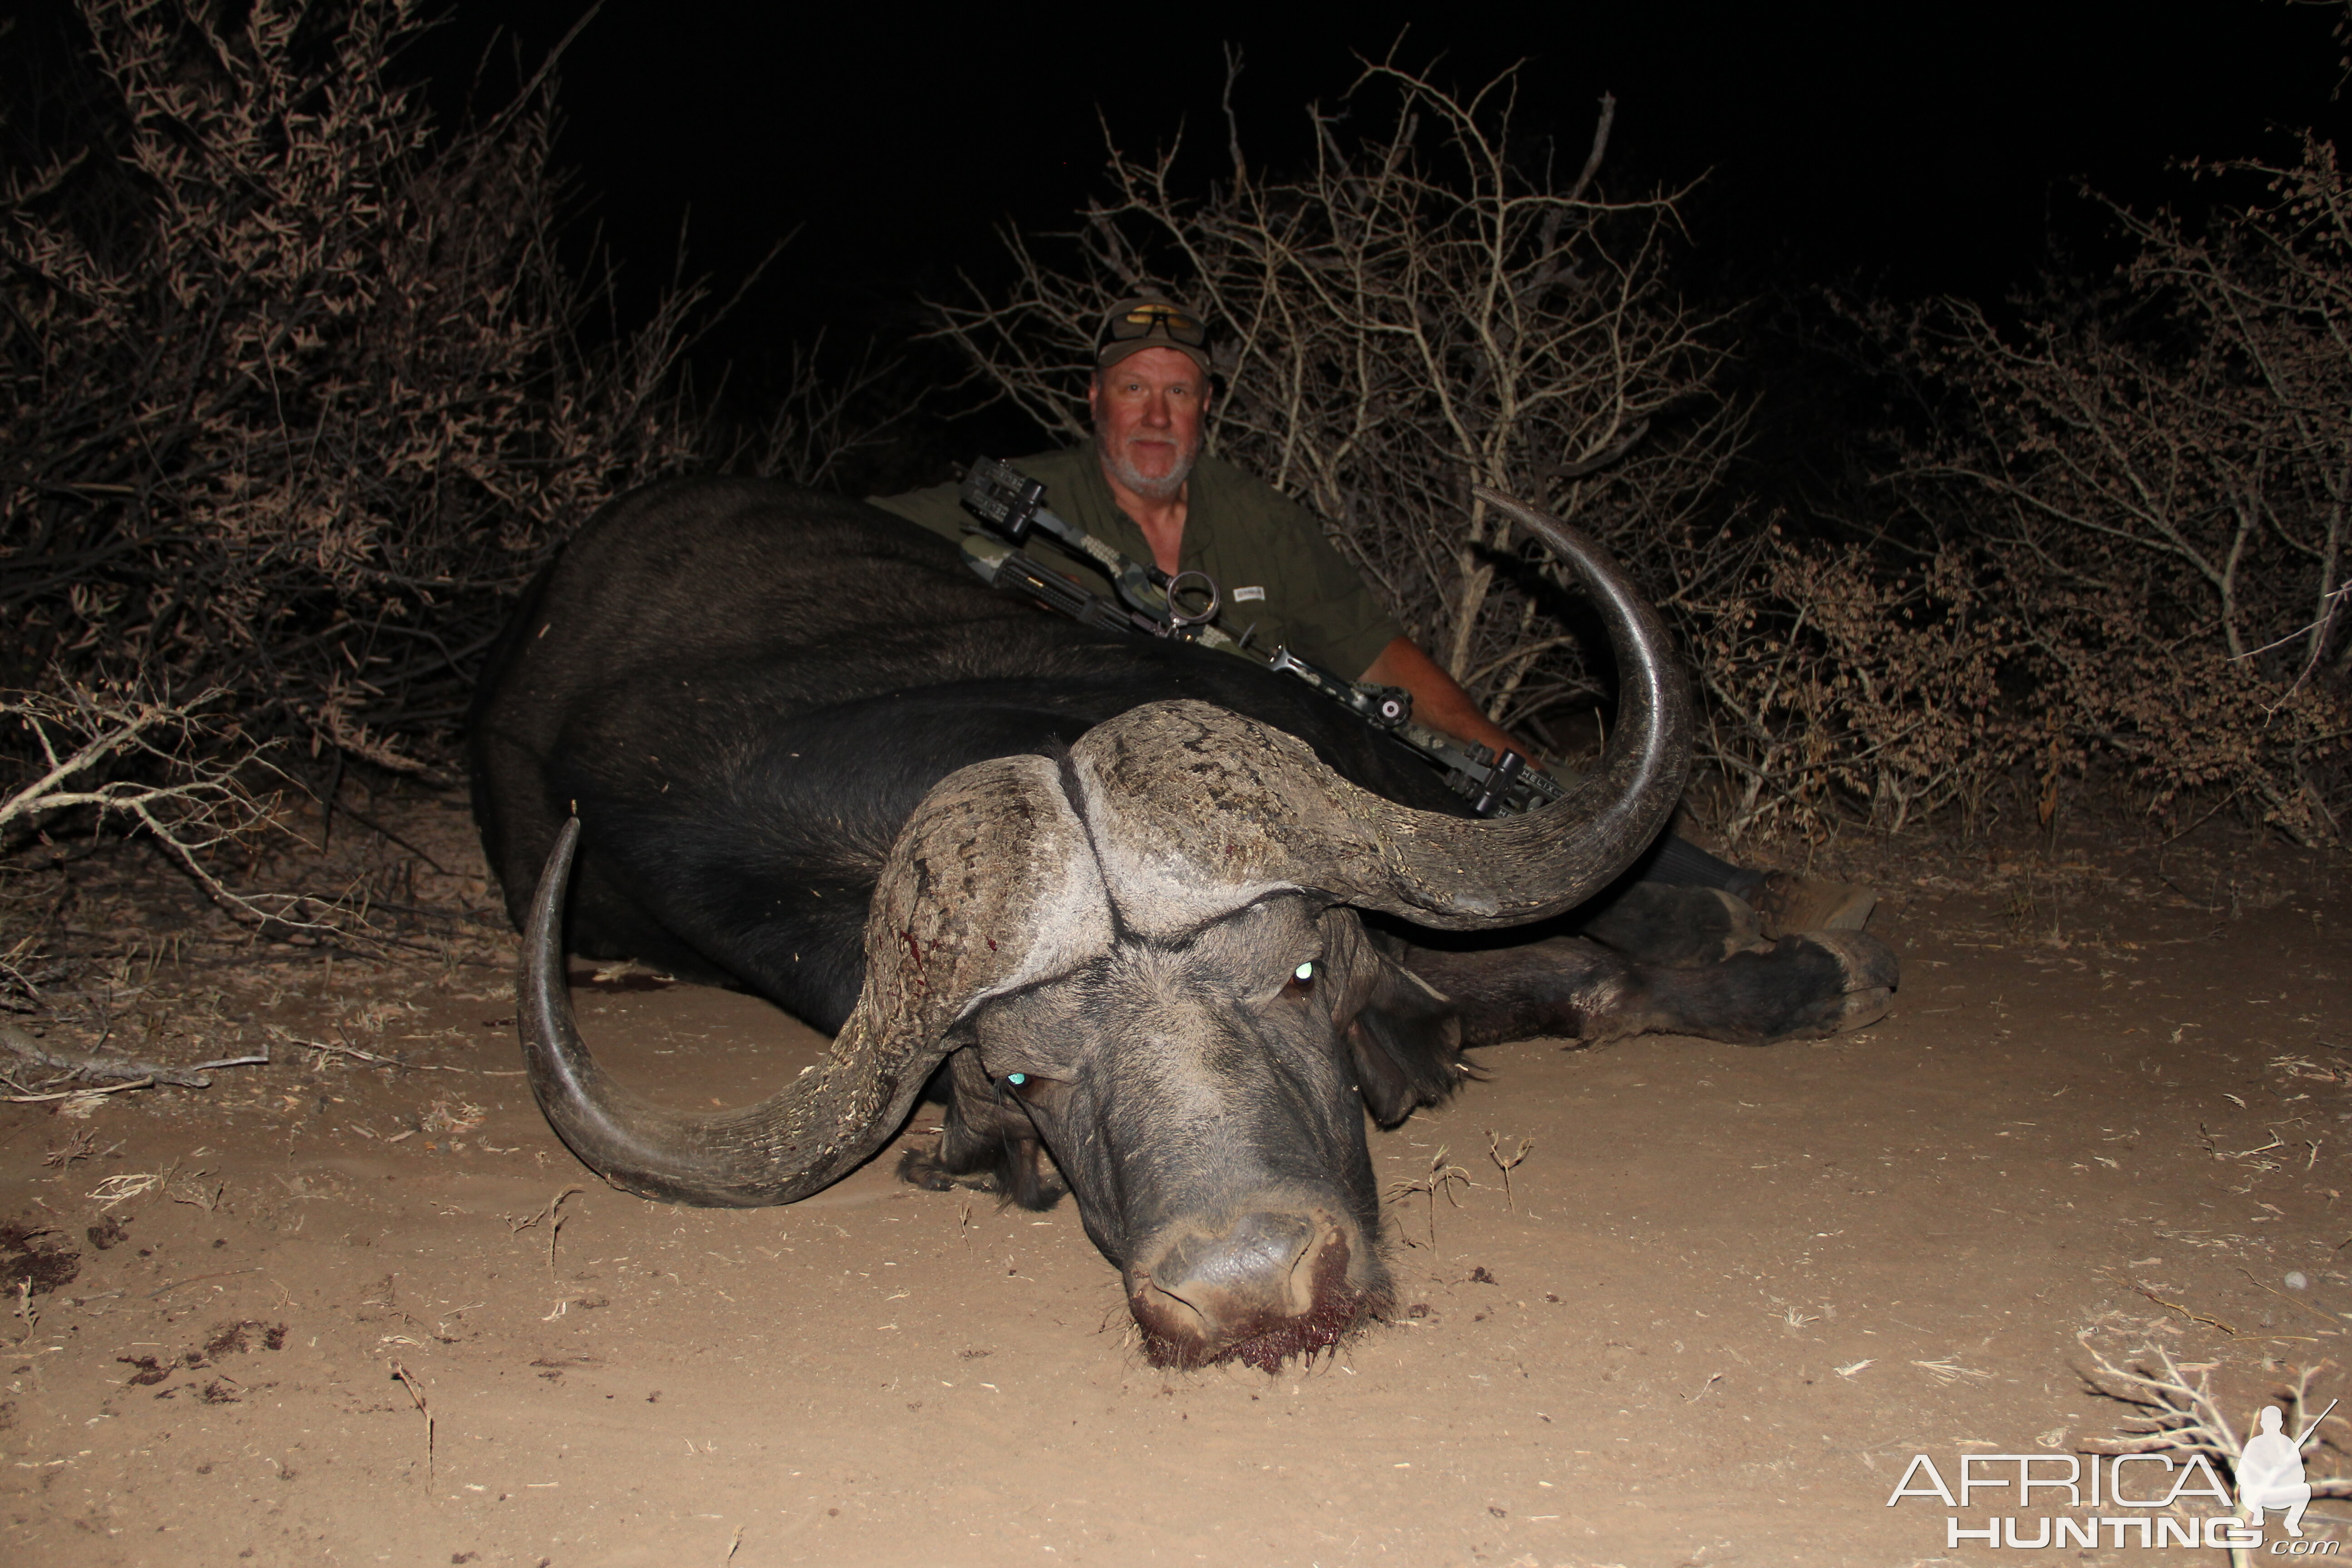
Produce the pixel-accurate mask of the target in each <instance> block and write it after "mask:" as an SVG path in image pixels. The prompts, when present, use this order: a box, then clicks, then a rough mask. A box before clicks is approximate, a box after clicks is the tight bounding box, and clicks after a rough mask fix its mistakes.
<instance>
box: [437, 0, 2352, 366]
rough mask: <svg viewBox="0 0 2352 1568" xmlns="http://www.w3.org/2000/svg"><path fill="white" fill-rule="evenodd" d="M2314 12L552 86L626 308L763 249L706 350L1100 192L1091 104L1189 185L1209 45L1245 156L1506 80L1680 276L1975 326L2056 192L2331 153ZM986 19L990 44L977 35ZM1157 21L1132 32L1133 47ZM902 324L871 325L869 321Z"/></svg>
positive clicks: (857, 35)
mask: <svg viewBox="0 0 2352 1568" xmlns="http://www.w3.org/2000/svg"><path fill="white" fill-rule="evenodd" d="M582 9H583V6H582V5H581V4H580V0H469V3H468V4H467V5H464V6H462V7H461V8H460V10H459V13H458V16H457V20H456V21H454V22H452V23H451V24H449V25H447V26H445V27H444V28H443V29H442V30H441V31H440V32H439V33H437V34H436V35H435V36H434V37H433V38H432V39H431V40H430V42H429V43H428V44H427V45H426V46H425V47H424V48H423V49H422V50H421V51H420V54H419V56H418V60H417V63H418V64H419V65H420V66H422V67H424V68H426V69H429V70H431V71H433V72H434V74H435V75H436V79H440V80H442V81H443V82H445V83H446V82H452V81H458V80H461V79H462V78H463V77H464V76H465V75H466V73H467V69H468V68H470V65H471V63H472V61H473V59H474V58H476V57H477V56H478V52H479V50H480V48H481V47H482V45H483V43H484V42H485V41H486V40H487V39H488V37H490V36H491V34H492V32H493V31H494V29H496V28H498V27H501V26H503V27H505V28H507V29H509V32H510V34H511V36H514V37H519V38H520V40H521V42H522V44H523V47H524V49H525V52H526V54H527V55H529V56H530V58H537V57H538V55H539V54H540V53H541V52H542V51H543V50H544V49H545V48H546V47H548V46H549V45H550V44H551V43H552V42H553V41H554V40H555V39H556V38H557V37H560V36H561V34H562V31H563V30H564V28H565V27H566V26H569V24H570V23H571V22H572V20H574V19H576V17H577V16H579V15H580V14H581V11H582ZM2340 14H2341V12H2340V10H2337V9H2333V8H2315V7H2290V6H2287V5H2282V4H2278V3H2276V0H2270V3H2257V0H2208V3H2203V4H2195V5H2169V6H2168V5H2096V6H2090V5H2063V4H2051V5H2012V4H2006V3H2004V4H1963V5H1943V6H1921V5H1893V4H1885V3H1881V4H1877V5H1868V6H1859V7H1853V8H1831V7H1824V6H1801V5H1757V4H1753V3H1750V4H1744V5H1626V4H1615V5H1577V4H1564V5H1552V6H1549V7H1546V8H1543V9H1542V10H1541V11H1539V12H1538V11H1532V10H1530V11H1519V10H1517V9H1516V8H1515V9H1513V10H1511V11H1505V10H1503V9H1500V8H1496V7H1492V6H1463V7H1458V8H1454V10H1453V11H1452V12H1450V13H1449V14H1448V16H1447V19H1444V20H1437V21H1431V20H1428V19H1426V17H1425V16H1423V17H1421V18H1415V17H1412V15H1411V13H1410V12H1409V11H1408V10H1406V9H1403V8H1397V7H1390V6H1382V5H1362V6H1358V7H1351V8H1349V9H1348V10H1346V11H1345V12H1344V13H1343V14H1341V15H1342V16H1343V18H1344V19H1342V20H1333V21H1326V20H1323V19H1320V17H1319V16H1316V17H1314V18H1313V19H1300V16H1301V14H1300V13H1297V12H1293V11H1291V10H1289V9H1287V8H1284V7H1276V6H1267V5H1257V6H1251V7H1229V8H1219V7H1213V6H1201V7H1194V8H1191V9H1185V8H1181V7H1178V8H1171V9H1168V10H1165V11H1163V10H1161V9H1160V8H1157V7H1155V8H1153V12H1152V14H1151V16H1150V18H1149V19H1146V18H1144V17H1142V16H1139V15H1137V14H1136V13H1134V12H1132V11H1127V12H1120V11H1118V8H1114V7H1107V6H1105V7H1097V8H1096V9H1094V10H1093V11H1091V12H1087V13H1080V12H1064V13H1057V12H1052V11H1048V10H1044V9H1037V8H1027V9H1024V10H1022V11H1020V12H1017V13H1014V12H1012V11H1010V9H1009V8H1005V9H1003V10H998V9H995V8H984V7H971V8H959V9H955V10H949V9H940V10H936V11H934V10H929V9H924V10H915V9H910V8H902V7H891V6H880V5H864V6H860V5H855V4H849V5H828V6H824V7H818V6H811V5H719V4H709V5H677V4H674V3H672V4H656V3H655V0H605V3H604V6H603V9H602V10H601V12H600V13H599V14H598V15H597V16H596V17H595V19H594V20H593V22H592V23H591V24H590V26H589V27H588V29H587V30H586V32H585V33H584V34H583V36H582V37H581V38H580V39H579V40H578V41H577V42H576V43H575V44H574V45H573V47H572V52H571V53H570V55H569V56H568V57H567V58H566V63H565V65H564V68H563V81H564V88H563V96H562V104H563V106H564V109H565V111H566V113H567V115H568V117H569V122H570V129H569V132H568V133H567V137H566V140H565V142H564V143H563V155H564V158H565V160H566V161H567V162H568V163H570V164H572V166H573V167H574V168H575V169H576V170H577V172H578V174H579V175H580V178H581V181H582V185H583V195H585V196H586V197H587V198H588V204H589V206H588V210H589V212H590V213H591V214H592V215H593V217H594V218H595V219H596V220H598V221H600V222H601V223H602V224H603V225H604V229H605V232H606V234H607V236H608V237H609V238H610V239H611V240H612V241H613V242H614V246H615V248H616V250H617V251H618V252H619V253H620V255H621V256H622V257H623V258H624V260H625V262H626V263H627V265H628V267H629V269H630V277H631V278H632V279H633V280H634V281H635V283H637V284H638V285H640V286H642V285H645V284H647V283H650V282H654V281H658V280H659V279H660V278H661V277H663V276H665V275H666V274H667V265H668V259H669V257H670V255H671V253H672V249H673V245H674V241H675V237H676V235H677V227H678V224H679V222H680V220H681V218H682V217H683V216H685V215H686V213H687V211H688V208H689V207H690V208H691V211H692V225H693V226H692V256H693V260H694V263H695V265H696V266H697V267H698V268H700V269H704V270H708V271H709V272H711V273H713V274H715V275H716V276H717V277H718V278H719V279H722V280H724V279H730V278H732V277H735V276H739V275H740V271H741V269H742V268H744V267H746V266H747V265H749V264H750V263H751V261H753V260H755V259H756V258H758V256H759V255H760V254H761V252H762V251H764V250H765V249H766V247H768V245H769V244H770V243H771V242H772V240H773V239H774V238H776V237H780V236H782V235H783V234H785V233H788V232H790V231H792V230H793V229H794V228H795V227H798V228H799V229H800V236H799V237H798V238H797V239H796V240H795V241H794V242H793V246H792V247H791V248H790V250H789V251H788V252H787V253H786V256H785V258H784V259H783V261H782V264H781V265H780V267H779V268H778V269H777V271H776V273H775V274H774V275H773V278H772V281H771V282H770V283H769V284H768V286H767V287H766V288H765V289H764V290H763V291H762V296H761V299H760V300H756V301H755V302H754V303H753V305H752V306H751V309H750V310H748V311H747V312H746V314H744V315H743V316H742V317H741V318H740V319H739V321H737V323H736V325H735V329H734V331H733V332H732V333H731V334H730V335H731V336H733V337H734V338H736V339H737V342H736V345H735V346H736V347H737V348H738V349H739V350H740V349H750V348H751V346H752V345H753V344H754V343H756V342H760V341H762V340H763V339H765V340H768V341H772V340H773V338H774V337H776V336H780V335H782V334H787V333H791V332H795V331H803V332H804V331H808V330H809V329H811V328H812V327H814V325H816V324H819V323H823V322H826V321H832V322H835V323H836V324H837V325H839V326H841V327H845V328H847V329H848V330H849V331H852V332H853V333H856V334H859V335H862V334H863V333H864V332H866V331H873V330H875V329H876V327H877V325H878V324H880V323H884V322H887V321H892V320H893V319H894V318H895V317H898V312H900V311H901V310H903V308H904V306H905V304H906V302H907V301H908V300H910V299H911V298H912V297H913V296H914V295H915V294H916V293H917V292H918V291H919V290H921V289H932V290H935V291H936V290H939V289H945V288H948V287H950V284H951V279H952V274H953V269H954V268H956V267H958V266H959V265H961V266H966V267H978V268H986V267H987V266H989V265H990V264H991V263H992V259H993V258H994V257H995V255H996V254H997V246H996V242H995V240H994V238H993V237H992V233H991V232H990V231H991V229H992V226H993V225H994V224H995V223H996V222H997V221H999V220H1001V219H1002V218H1003V217H1005V216H1014V217H1017V218H1018V219H1020V220H1021V221H1023V222H1024V223H1026V224H1031V225H1049V224H1051V223H1053V222H1054V221H1055V219H1056V218H1057V217H1058V216H1063V215H1066V214H1067V213H1069V212H1070V211H1071V209H1072V208H1073V206H1074V205H1076V202H1077V201H1078V200H1079V199H1081V197H1082V196H1083V195H1085V194H1086V193H1087V191H1088V189H1089V188H1090V186H1091V184H1092V182H1094V181H1095V179H1096V178H1097V174H1098V171H1099V168H1100V164H1101V146H1102V142H1101V133H1100V132H1099V130H1098V128H1097V118H1096V116H1097V108H1098V107H1099V109H1100V110H1102V111H1103V113H1104V114H1105V115H1106V116H1107V117H1108V121H1109V124H1110V126H1111V128H1112V130H1113V131H1114V132H1115V133H1116V134H1117V135H1118V136H1119V137H1120V138H1121V140H1122V141H1123V142H1125V143H1126V144H1127V145H1128V146H1129V147H1130V148H1131V149H1143V148H1148V147H1150V146H1151V145H1153V144H1154V143H1157V142H1162V141H1165V140H1166V139H1168V138H1169V137H1171V136H1172V135H1173V134H1175V132H1177V131H1178V129H1179V128H1180V126H1188V127H1189V128H1190V130H1191V133H1192V138H1193V141H1192V145H1195V146H1198V147H1199V148H1201V149H1202V153H1203V157H1202V163H1201V164H1200V167H1201V170H1202V174H1204V175H1205V174H1209V173H1213V169H1214V163H1215V160H1214V157H1213V150H1214V148H1215V147H1216V146H1217V145H1218V144H1221V143H1222V141H1223V128H1222V125H1221V124H1220V122H1219V121H1218V117H1217V110H1216V104H1217V98H1218V93H1219V89H1220V87H1221V85H1222V81H1223V66H1222V56H1221V47H1222V45H1223V43H1224V42H1226V41H1231V42H1234V43H1237V44H1239V45H1240V46H1241V47H1242V48H1243V49H1244V54H1245V57H1246V61H1247V68H1246V71H1245V74H1244V78H1243V90H1242V92H1241V95H1240V100H1241V107H1242V111H1243V115H1244V135H1245V142H1246V144H1247V145H1248V146H1249V148H1250V149H1251V151H1252V154H1253V156H1254V157H1255V159H1256V160H1257V161H1259V162H1260V163H1265V162H1270V161H1278V160H1279V159H1281V158H1282V157H1283V156H1284V155H1285V154H1286V153H1287V152H1288V151H1289V150H1291V149H1294V148H1297V147H1298V146H1299V145H1300V144H1301V141H1302V136H1301V127H1302V125H1303V122H1304V117H1303V115H1302V114H1301V112H1300V106H1301V105H1302V104H1303V103H1305V102H1306V101H1307V100H1310V99H1318V98H1319V99H1322V100H1326V101H1328V100H1333V99H1335V98H1336V97H1337V96H1338V95H1339V92H1340V91H1341V90H1343V89H1344V88H1345V87H1346V85H1347V83H1348V82H1349V79H1351V77H1352V75H1353V72H1354V67H1353V64H1352V62H1351V59H1350V55H1349V51H1350V50H1351V49H1361V50H1367V51H1379V50H1381V49H1384V48H1385V47H1387V46H1388V44H1389V42H1390V41H1391V39H1393V38H1394V37H1396V36H1397V35H1398V33H1399V31H1400V30H1401V29H1402V28H1403V26H1404V25H1405V23H1406V22H1407V21H1408V20H1410V21H1412V29H1411V31H1410V33H1408V34H1407V35H1406V37H1405V41H1404V44H1403V46H1402V57H1403V58H1406V59H1407V60H1410V61H1415V62H1419V61H1426V60H1428V59H1430V58H1433V57H1434V56H1437V55H1440V54H1441V53H1442V54H1443V56H1444V58H1443V61H1442V63H1441V64H1440V65H1439V67H1438V70H1439V73H1440V74H1441V75H1442V76H1447V77H1451V78H1452V79H1455V80H1458V81H1462V82H1475V81H1483V80H1484V79H1486V77H1488V76H1489V75H1491V74H1492V73H1493V72H1494V71H1496V69H1498V68H1502V67H1504V66H1506V65H1507V64H1509V63H1510V62H1511V61H1512V60H1514V59H1517V58H1525V59H1526V61H1527V65H1526V67H1525V69H1524V76H1523V81H1524V89H1523V93H1522V100H1521V104H1522V107H1521V110H1520V116H1519V123H1520V125H1521V126H1522V127H1523V128H1524V129H1526V130H1529V131H1537V132H1541V131H1545V130H1550V131H1553V132H1555V133H1556V134H1557V135H1558V137H1559V140H1560V142H1562V143H1563V144H1564V145H1565V146H1567V147H1571V148H1573V149H1575V150H1576V151H1577V152H1578V153H1580V152H1581V150H1582V148H1583V147H1584V145H1585V144H1586V142H1587V141H1588V139H1589V136H1590V133H1591V119H1592V114H1593V110H1594V105H1595V101H1596V100H1597V99H1598V98H1599V96H1600V94H1601V92H1602V91H1603V90H1608V91H1612V92H1614V93H1615V94H1616V95H1617V97H1618V99H1619V100H1620V109H1619V115H1618V121H1617V134H1616V139H1615V142H1614V144H1613V153H1612V162H1611V170H1612V178H1613V182H1614V184H1615V188H1617V189H1619V190H1621V191H1622V190H1626V189H1630V188H1634V187H1638V186H1643V185H1647V184H1651V183H1653V182H1655V181H1661V180H1663V181H1683V180H1687V179H1691V178H1694V177H1696V176H1698V175H1701V174H1706V175H1707V183H1706V186H1705V187H1704V189H1703V194H1702V195H1701V196H1700V197H1699V199H1698V201H1697V202H1696V204H1695V205H1694V207H1693V208H1692V216H1693V217H1694V219H1695V225H1696V232H1697V236H1698V238H1699V241H1700V246H1701V252H1700V259H1699V270H1698V271H1697V272H1696V273H1695V274H1694V276H1695V277H1698V278H1714V279H1718V280H1726V279H1727V280H1728V281H1729V282H1730V283H1731V284H1732V285H1734V286H1747V285H1749V284H1752V283H1753V282H1754V281H1756V280H1757V279H1760V278H1766V277H1771V278H1777V279H1792V280H1798V281H1832V280H1838V279H1846V278H1850V277H1853V276H1854V275H1856V274H1857V273H1859V274H1862V275H1864V276H1865V277H1867V278H1869V279H1874V280H1875V281H1877V282H1878V283H1880V284H1881V285H1883V286H1884V287H1885V288H1887V289H1892V290H1894V291H1896V292H1898V293H1905V294H1916V293H1925V292H1937V291H1954V292H1964V293H1972V294H1977V295H1979V296H1986V297H1991V296H1998V295H1999V294H2000V293H2001V292H2003V291H2004V290H2006V289H2009V288H2011V286H2013V285H2014V284H2016V283H2017V282H2018V281H2020V280H2021V279H2022V278H2024V277H2025V276H2026V275H2027V274H2028V273H2030V272H2031V270H2032V268H2033V266H2034V264H2035V262H2036V260H2037V258H2039V257H2040V255H2041V254H2042V237H2043V234H2044V228H2045V225H2044V217H2045V213H2046V212H2047V211H2048V210H2049V205H2050V202H2051V198H2052V196H2053V193H2055V192H2063V190H2064V189H2066V188H2067V185H2068V183H2069V182H2070V181H2071V180H2072V179H2073V178H2074V176H2078V175H2080V176H2088V177H2089V178H2090V179H2092V180H2093V181H2094V182H2095V183H2096V184H2099V185H2100V186H2102V187H2103V188H2105V189H2107V190H2110V191H2113V192H2115V193H2116V194H2118V195H2125V196H2126V197H2133V198H2140V199H2146V198H2147V197H2148V196H2150V195H2154V194H2156V193H2158V192H2160V191H2161V190H2163V189H2165V188H2166V187H2165V186H2164V184H2163V183H2162V170H2163V167H2164V164H2165V163H2166V161H2167V160H2168V159H2169V158H2173V157H2178V156H2183V155H2189V154H2198V153H2202V154H2205V155H2209V156H2210V155H2228V154H2232V153H2241V154H2242V153H2272V154H2276V155H2281V156H2286V155H2290V144H2289V142H2288V141H2287V139H2286V138H2285V137H2284V135H2281V134H2278V133H2277V132H2276V130H2275V128H2278V127H2289V128H2292V127H2299V126H2303V125H2307V124H2319V125H2322V126H2323V127H2326V128H2330V129H2333V128H2335V127H2336V126H2339V125H2341V124H2342V123H2343V121H2344V118H2345V113H2346V109H2345V106H2344V105H2343V104H2341V103H2333V102H2331V101H2330V96H2329V95H2330V92H2331V89H2333V88H2334V87H2335V85H2336V78H2337V75H2338V71H2337V67H2336V59H2337V58H2338V56H2339V54H2340V53H2341V52H2342V51H2341V50H2340V49H2339V48H2338V47H2336V44H2335V43H2334V42H2333V41H2332V40H2331V39H2330V37H2329V36H2328V34H2329V28H2330V27H2331V26H2332V25H2333V23H2334V20H2335V18H2336V16H2338V15H2340ZM1000 16H1019V17H1020V20H1018V21H1013V20H1000V19H995V18H996V17H1000ZM1163 16H1164V17H1171V18H1174V20H1172V21H1171V20H1163V19H1160V18H1161V17H1163ZM900 319H903V318H900Z"/></svg>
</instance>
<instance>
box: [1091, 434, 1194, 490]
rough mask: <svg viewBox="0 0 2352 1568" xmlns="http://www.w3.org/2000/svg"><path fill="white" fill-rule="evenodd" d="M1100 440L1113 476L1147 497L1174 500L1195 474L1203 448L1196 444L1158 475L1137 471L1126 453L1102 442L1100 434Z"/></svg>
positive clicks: (1097, 438)
mask: <svg viewBox="0 0 2352 1568" xmlns="http://www.w3.org/2000/svg"><path fill="white" fill-rule="evenodd" d="M1096 440H1097V445H1098V446H1099V449H1100V450H1101V452H1102V459H1103V467H1104V468H1108V469H1109V470H1110V477H1111V478H1112V479H1117V480H1118V482H1119V483H1120V484H1122V485H1125V486H1126V487H1127V488H1128V489H1130V490H1133V491H1134V492H1135V493H1136V494H1137V495H1139V496H1141V497H1142V498H1143V499H1144V500H1173V499H1174V498H1175V496H1176V493H1177V492H1178V491H1179V490H1181V489H1183V488H1184V481H1185V480H1186V479H1191V478H1192V465H1193V464H1195V463H1197V462H1199V461H1200V460H1201V448H1200V447H1197V446H1196V447H1193V448H1192V450H1191V451H1189V452H1187V453H1185V454H1184V455H1183V456H1182V457H1181V458H1178V459H1177V463H1176V466H1175V467H1174V468H1171V469H1170V470H1169V471H1168V473H1167V474H1166V475H1164V476H1162V477H1160V478H1158V479H1154V478H1152V477H1151V476H1150V475H1147V474H1142V473H1139V472H1137V471H1136V468H1135V465H1134V464H1132V463H1130V462H1129V461H1128V460H1127V454H1126V453H1124V452H1115V451H1113V450H1112V449H1111V448H1110V447H1108V446H1103V445H1100V443H1101V437H1100V435H1099V434H1097V437H1096Z"/></svg>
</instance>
